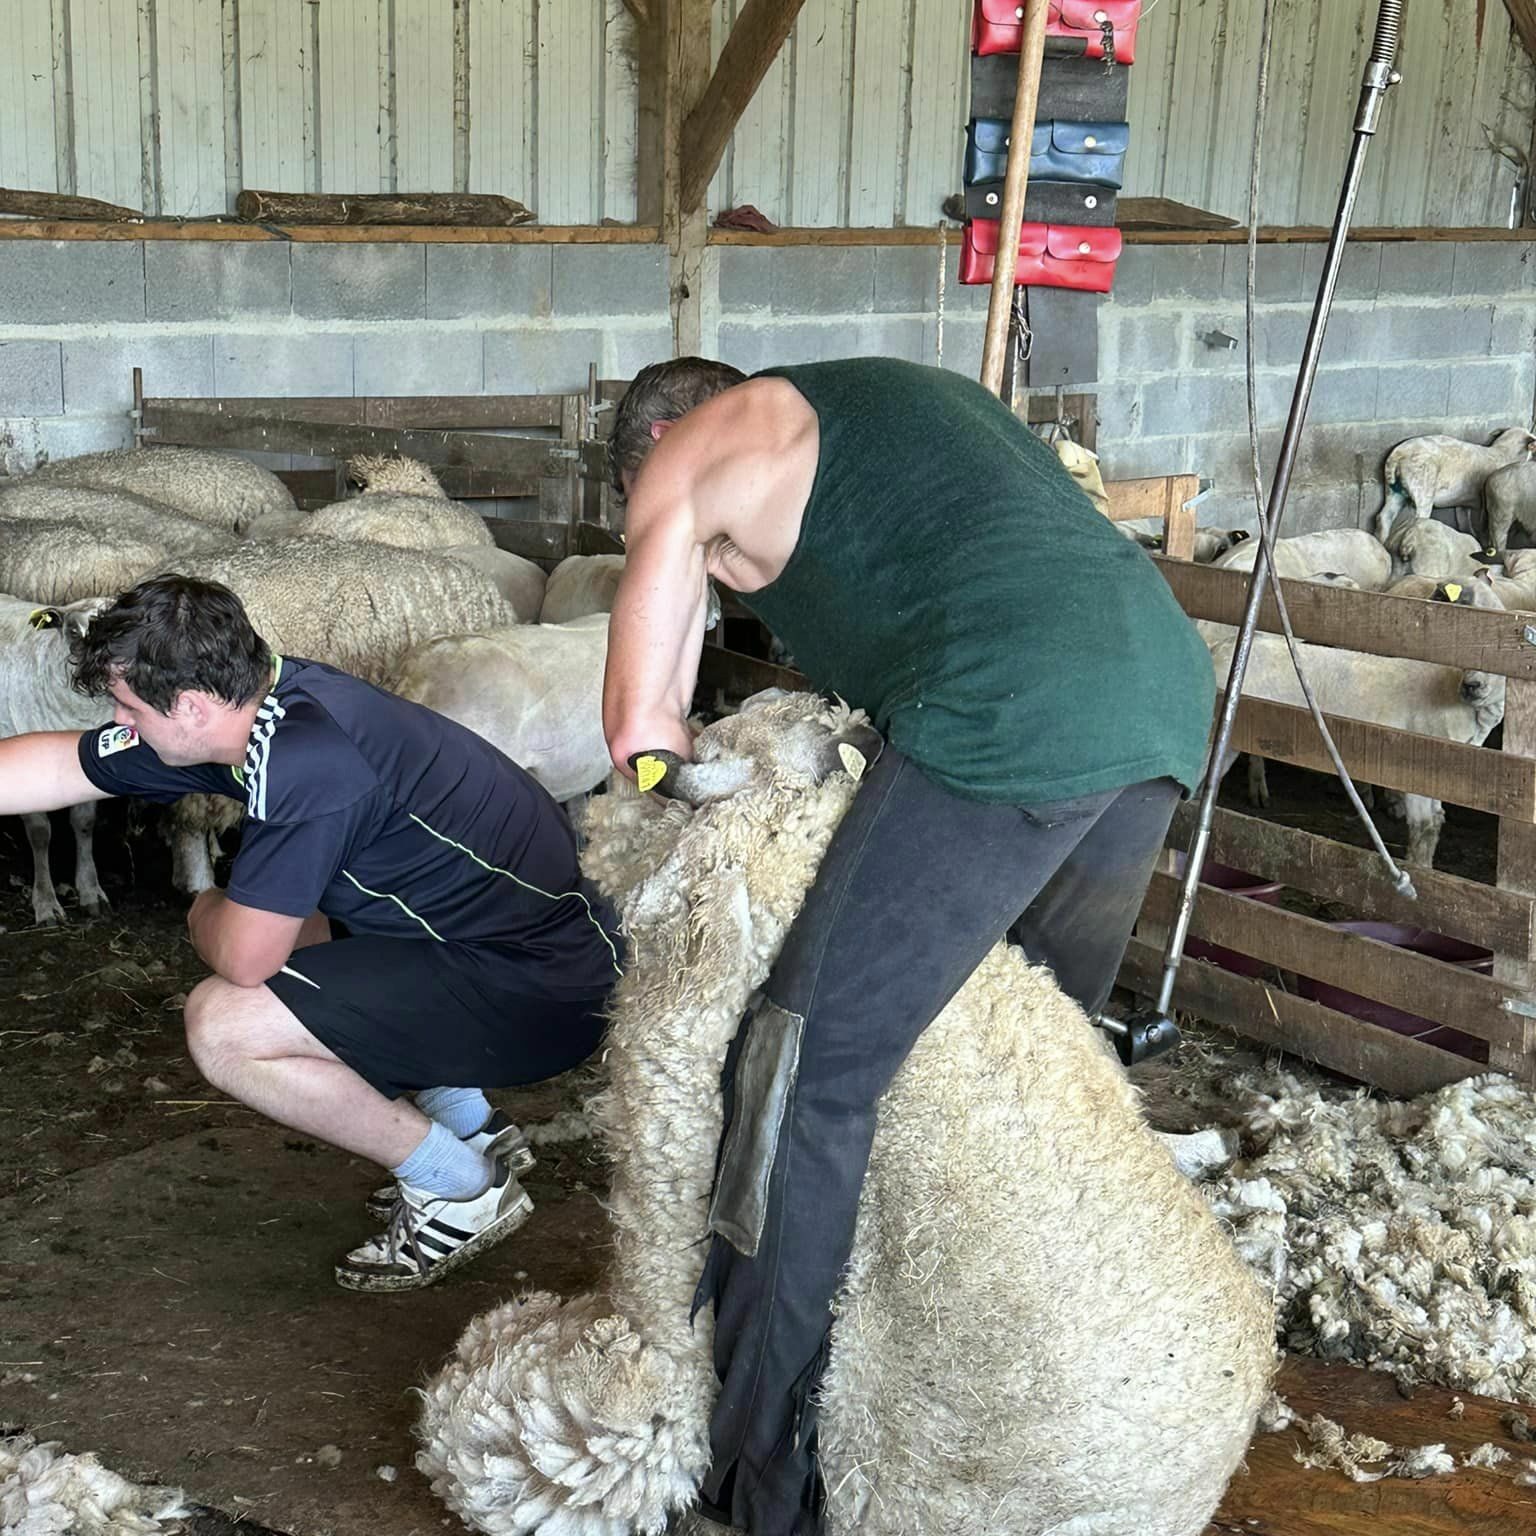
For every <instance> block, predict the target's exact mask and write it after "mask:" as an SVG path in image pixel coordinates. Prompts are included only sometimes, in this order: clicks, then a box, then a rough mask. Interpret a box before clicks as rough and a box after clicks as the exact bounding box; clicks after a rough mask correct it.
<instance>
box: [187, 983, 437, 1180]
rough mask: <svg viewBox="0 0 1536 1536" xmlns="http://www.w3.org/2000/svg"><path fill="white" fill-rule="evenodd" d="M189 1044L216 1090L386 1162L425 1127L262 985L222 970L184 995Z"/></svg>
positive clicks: (411, 1147)
mask: <svg viewBox="0 0 1536 1536" xmlns="http://www.w3.org/2000/svg"><path fill="white" fill-rule="evenodd" d="M186 1024H187V1048H188V1050H189V1051H190V1052H191V1055H192V1059H193V1061H195V1062H196V1063H197V1068H198V1071H200V1072H201V1073H202V1074H203V1076H204V1077H205V1078H206V1079H207V1080H208V1082H210V1083H211V1084H212V1085H213V1086H214V1087H215V1088H221V1089H223V1091H224V1092H225V1093H227V1094H229V1095H230V1096H231V1097H232V1098H236V1099H239V1101H240V1102H241V1103H242V1104H248V1105H250V1107H251V1108H252V1109H256V1110H260V1111H261V1113H262V1114H264V1115H266V1116H267V1117H268V1119H271V1120H276V1121H277V1122H278V1124H280V1125H286V1126H291V1127H292V1128H293V1129H294V1130H296V1131H302V1132H304V1134H305V1135H307V1136H315V1137H318V1138H319V1139H320V1140H322V1141H327V1142H329V1143H330V1144H331V1145H332V1146H336V1147H340V1148H341V1149H342V1150H343V1151H345V1152H355V1153H357V1154H358V1155H359V1156H360V1157H366V1158H368V1159H370V1160H371V1161H373V1162H375V1163H378V1164H380V1165H381V1166H382V1167H385V1168H394V1167H397V1166H398V1165H399V1164H401V1163H403V1162H404V1161H405V1160H406V1158H407V1157H409V1156H410V1155H411V1153H412V1152H414V1151H415V1150H416V1148H417V1146H419V1145H420V1143H421V1140H422V1138H423V1137H424V1136H425V1135H426V1134H427V1132H428V1131H429V1130H430V1129H431V1121H429V1120H428V1119H427V1117H426V1116H425V1115H424V1114H422V1112H421V1111H420V1110H419V1109H417V1108H416V1106H415V1105H414V1104H412V1103H411V1101H410V1100H409V1099H403V1098H402V1099H387V1098H385V1097H384V1095H383V1094H382V1093H380V1092H379V1091H378V1089H376V1088H374V1087H372V1086H371V1085H370V1084H368V1083H366V1082H364V1080H363V1079H362V1078H361V1077H359V1076H358V1075H357V1073H356V1072H354V1071H353V1070H352V1068H351V1067H349V1066H347V1065H346V1064H345V1063H343V1062H341V1061H339V1060H337V1058H336V1056H335V1055H334V1054H333V1053H332V1052H331V1051H330V1050H328V1049H327V1048H326V1047H325V1046H324V1045H322V1044H321V1043H320V1041H318V1040H317V1039H316V1038H315V1037H314V1036H313V1035H312V1034H310V1032H309V1031H308V1030H307V1029H305V1028H304V1026H303V1025H302V1024H301V1023H300V1022H299V1021H298V1019H296V1018H295V1017H294V1016H293V1014H291V1013H290V1012H289V1011H288V1009H287V1008H285V1007H284V1006H283V1005H282V1003H280V1002H279V1001H278V1000H277V998H276V997H274V996H273V995H272V993H271V992H269V991H268V990H267V988H266V987H264V986H261V987H237V986H235V985H234V984H233V983H232V982H228V981H225V980H224V978H223V977H222V976H210V977H208V979H207V980H206V981H202V982H199V983H198V985H197V986H196V987H194V988H193V989H192V992H191V994H190V996H188V998H187V1006H186Z"/></svg>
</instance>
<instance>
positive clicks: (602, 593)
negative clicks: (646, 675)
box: [0, 448, 623, 923]
mask: <svg viewBox="0 0 1536 1536" xmlns="http://www.w3.org/2000/svg"><path fill="white" fill-rule="evenodd" d="M349 469H350V472H351V474H352V476H353V478H354V480H355V481H356V482H357V483H359V484H360V485H361V488H362V490H361V494H359V495H357V496H354V497H350V498H348V499H346V500H343V501H338V502H335V503H333V504H332V505H330V506H327V507H322V508H320V509H319V510H317V511H315V512H313V513H309V514H305V513H303V512H301V511H299V510H298V508H297V507H295V505H294V501H293V498H292V496H291V495H290V494H289V492H288V490H287V488H286V487H285V486H284V485H283V483H282V481H281V480H279V479H278V478H277V476H276V475H274V474H272V473H270V472H269V471H267V470H265V469H262V468H260V467H259V466H257V465H255V464H252V463H251V462H249V461H248V460H246V459H242V458H239V457H236V456H234V455H232V454H223V453H215V452H211V451H208V450H204V449H197V448H153V449H130V450H126V451H121V452H113V453H99V454H89V455H86V456H85V457H82V458H74V459H63V460H58V461H55V462H53V463H50V464H47V465H44V466H43V467H42V468H40V469H38V470H37V471H35V472H34V473H33V474H30V475H28V476H26V477H24V478H22V479H18V480H15V481H13V482H3V483H0V657H3V660H0V737H3V736H10V735H16V734H20V733H22V732H26V731H40V730H74V729H81V730H84V729H87V728H89V727H90V726H92V725H95V724H97V723H99V721H100V719H101V718H102V716H103V714H104V712H105V706H103V704H102V703H101V701H99V700H95V701H93V700H89V699H84V698H82V697H80V696H79V695H78V694H76V693H74V692H72V691H71V689H70V687H69V683H68V677H67V659H68V633H69V629H70V627H71V626H84V625H86V624H88V623H89V621H90V617H91V615H92V614H93V613H94V612H95V611H97V609H98V608H99V607H100V606H101V604H102V603H103V602H104V601H105V600H108V599H110V598H111V597H112V596H113V595H114V594H116V593H117V592H119V591H121V590H122V589H123V588H125V587H127V586H130V585H131V584H132V583H133V582H135V581H137V580H139V579H141V578H142V577H145V576H149V575H152V574H154V573H156V572H159V571H167V570H174V571H180V572H182V573H184V574H186V575H190V576H200V577H204V578H207V579H209V580H214V581H220V582H223V583H224V584H225V585H226V586H228V587H230V588H231V589H232V590H233V591H235V592H236V593H237V594H238V595H239V596H240V598H241V600H242V601H243V602H244V604H245V607H246V610H247V611H248V612H249V614H250V616H251V620H252V622H253V623H254V624H255V626H256V628H257V630H258V632H259V633H261V634H262V635H263V636H264V637H265V638H266V639H267V640H268V641H269V642H270V643H271V645H272V646H273V647H274V649H276V650H277V651H278V652H280V653H286V654H290V655H297V656H305V657H308V658H310V659H311V660H315V661H324V662H328V663H330V664H331V665H333V666H337V667H341V668H344V669H345V670H347V671H349V672H353V673H355V674H356V675H358V676H359V677H363V678H366V679H367V680H369V681H370V682H374V683H378V684H380V685H381V686H384V687H388V688H391V689H393V690H395V691H396V692H399V693H401V694H403V695H404V696H405V697H407V698H410V699H414V700H416V701H418V702H420V703H423V704H426V705H429V706H430V707H432V708H433V709H436V710H438V711H439V712H440V713H442V714H445V715H448V716H449V717H451V718H453V719H455V720H458V721H460V722H461V723H462V724H464V725H466V726H467V727H468V728H470V729H471V730H474V731H476V732H478V733H479V734H480V735H482V736H484V737H485V738H486V739H487V740H489V741H491V742H492V743H493V744H494V745H495V746H497V747H498V748H500V749H501V750H502V751H503V752H505V753H506V754H507V755H508V756H509V757H511V758H512V759H513V760H514V761H516V762H519V763H521V764H522V765H523V766H524V767H526V768H527V769H528V771H529V772H530V773H531V774H532V775H533V776H534V778H536V779H537V780H538V781H539V782H540V783H541V784H543V786H544V787H545V788H546V789H548V790H549V791H550V793H551V794H552V795H554V797H555V798H556V799H557V800H561V801H566V800H570V799H573V798H575V797H577V796H579V795H582V794H584V793H586V792H587V791H588V790H590V789H592V788H594V787H595V786H596V785H597V784H598V783H600V782H601V781H602V779H603V778H604V777H605V776H606V774H607V772H608V768H609V761H608V752H607V748H606V745H605V743H604V740H603V734H602V717H601V693H602V677H603V658H604V655H605V651H606V646H607V617H606V614H607V611H608V609H609V608H610V607H611V606H612V602H613V594H614V590H615V588H616V586H617V582H618V574H619V571H620V570H621V569H622V567H623V558H622V556H617V555H593V556H575V557H572V558H571V559H569V560H566V561H564V562H562V563H561V564H560V565H559V566H557V567H556V569H555V570H554V571H553V573H552V574H550V576H549V577H548V579H547V580H546V577H545V573H544V571H543V570H542V569H541V568H540V567H539V566H537V565H536V564H534V562H532V561H531V560H524V559H522V558H520V557H519V556H517V555H514V554H511V553H509V552H508V551H506V550H503V549H500V548H498V547H497V546H496V544H495V543H494V541H493V540H492V537H491V534H490V532H489V530H488V529H487V528H486V525H485V522H484V520H483V519H482V518H481V517H480V516H479V515H478V514H477V513H475V512H473V511H472V510H470V509H469V508H467V507H464V506H461V505H460V504H458V503H457V502H454V501H452V500H450V499H449V498H448V497H447V496H446V494H445V493H444V491H443V489H442V487H441V486H440V485H439V484H438V482H437V480H436V479H435V478H434V476H433V475H432V473H431V471H430V470H429V469H428V468H427V467H426V466H425V465H422V464H418V463H416V462H414V461H411V460H404V459H377V458H372V459H357V460H354V461H353V462H352V464H351V465H349ZM39 609H46V610H48V611H49V612H48V617H49V618H50V619H51V621H52V622H48V623H45V624H43V625H42V626H41V627H39V624H38V623H37V622H36V617H35V616H36V615H37V614H38V610H39ZM238 817H239V807H238V805H237V804H236V803H235V802H234V801H225V800H221V799H219V798H217V797H214V796H190V797H188V798H187V799H186V800H183V801H181V802H180V803H179V804H178V805H177V806H175V807H174V808H173V809H172V812H171V815H170V817H169V818H168V820H167V823H166V826H167V829H168V835H169V837H170V840H171V844H172V852H173V879H174V881H175V883H176V885H177V887H178V888H179V889H181V890H183V891H186V892H189V893H192V892H196V891H199V890H203V889H206V888H207V887H208V886H210V885H212V884H213V858H214V857H215V856H216V854H217V838H218V836H219V834H220V833H221V832H222V831H225V830H228V829H230V828H232V827H233V826H234V825H235V824H236V822H237V821H238ZM94 821H95V808H94V806H93V805H84V806H78V807H76V808H75V809H74V810H73V811H72V813H71V822H72V824H73V827H74V831H75V843H76V869H75V889H76V892H77V894H78V900H79V902H80V906H81V909H82V910H83V911H84V912H86V913H87V914H93V913H96V912H99V911H100V910H101V909H102V907H103V905H104V902H105V898H104V897H103V895H102V892H101V886H100V883H99V881H98V879H97V875H96V869H95V864H94V860H93V857H92V848H91V832H92V827H93V825H94ZM26 822H27V833H28V838H29V841H30V843H31V847H32V852H33V887H32V910H33V916H34V919H35V920H36V921H37V922H38V923H56V922H60V921H62V920H63V919H64V910H63V907H62V905H61V903H60V901H59V897H58V893H57V891H56V889H55V887H54V884H53V881H52V878H51V876H50V873H49V863H48V843H49V829H48V819H47V817H45V816H34V817H28V818H26Z"/></svg>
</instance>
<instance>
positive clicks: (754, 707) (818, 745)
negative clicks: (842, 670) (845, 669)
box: [667, 688, 883, 805]
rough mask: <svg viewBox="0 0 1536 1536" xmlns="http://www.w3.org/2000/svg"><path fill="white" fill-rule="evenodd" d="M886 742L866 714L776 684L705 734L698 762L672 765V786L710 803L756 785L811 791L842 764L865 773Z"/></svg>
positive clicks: (697, 749) (679, 792)
mask: <svg viewBox="0 0 1536 1536" xmlns="http://www.w3.org/2000/svg"><path fill="white" fill-rule="evenodd" d="M882 745H883V743H882V742H881V739H880V733H879V732H878V731H876V730H875V728H874V727H873V726H872V725H870V723H869V721H868V719H867V718H866V717H865V715H864V714H863V712H862V711H860V710H851V709H849V708H848V706H847V705H846V704H828V703H827V702H826V701H825V700H824V699H822V698H821V697H819V696H818V695H817V694H814V693H786V692H784V691H783V690H782V689H778V688H770V689H768V690H767V691H766V692H763V693H759V694H755V695H753V697H752V698H750V699H748V700H747V701H746V703H745V704H743V705H742V707H741V711H740V713H738V714H735V715H728V716H727V717H726V718H725V719H723V720H719V721H716V723H715V724H714V725H711V726H708V727H707V728H706V729H705V730H704V731H702V732H701V733H700V735H699V737H698V739H697V740H696V741H695V742H694V760H693V762H691V763H679V764H677V765H676V766H675V767H674V768H673V769H672V771H671V772H670V774H669V775H668V780H669V782H668V784H667V790H668V792H669V793H671V794H673V795H675V796H676V797H677V798H678V799H680V800H686V801H688V802H689V803H690V804H693V805H705V804H708V803H710V802H712V801H715V800H724V799H726V798H727V797H729V796H731V795H735V794H739V793H741V792H742V791H743V790H746V789H749V788H754V787H769V786H771V787H774V788H785V789H808V788H810V787H812V786H814V785H816V784H820V783H821V781H822V780H823V779H825V778H826V777H827V776H828V775H829V774H831V773H835V772H836V771H837V770H838V769H843V770H845V771H846V772H848V773H851V774H853V775H854V776H855V777H858V776H860V775H862V774H863V772H864V770H865V768H866V767H868V766H869V764H871V763H873V762H874V760H875V759H876V758H877V757H878V756H879V755H880V749H881V746H882Z"/></svg>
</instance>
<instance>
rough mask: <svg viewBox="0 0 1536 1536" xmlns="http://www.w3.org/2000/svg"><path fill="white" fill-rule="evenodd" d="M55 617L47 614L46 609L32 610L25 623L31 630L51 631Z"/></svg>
mask: <svg viewBox="0 0 1536 1536" xmlns="http://www.w3.org/2000/svg"><path fill="white" fill-rule="evenodd" d="M56 617H57V615H55V614H52V613H49V611H48V610H47V609H46V608H34V609H33V610H32V612H31V613H30V614H28V616H27V623H28V624H30V625H31V626H32V628H33V629H51V628H52V627H53V622H54V619H55V618H56Z"/></svg>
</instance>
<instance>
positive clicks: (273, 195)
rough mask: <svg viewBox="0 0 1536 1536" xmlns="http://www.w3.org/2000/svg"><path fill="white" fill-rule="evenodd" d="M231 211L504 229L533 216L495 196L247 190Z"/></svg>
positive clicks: (307, 220)
mask: <svg viewBox="0 0 1536 1536" xmlns="http://www.w3.org/2000/svg"><path fill="white" fill-rule="evenodd" d="M235 213H236V215H237V216H238V217H240V218H242V219H246V220H249V221H250V222H252V223H258V224H347V225H353V224H361V225H369V226H373V227H377V226H378V225H381V224H385V225H394V224H421V225H430V226H432V227H434V228H437V229H454V228H457V227H460V226H464V225H473V226H475V227H476V228H480V227H485V228H491V229H505V228H508V227H510V226H511V225H514V224H527V223H528V222H529V221H530V220H531V219H532V218H533V214H532V213H530V212H529V210H528V209H527V207H525V206H524V205H523V204H522V203H520V202H518V201H517V200H516V199H515V198H510V197H502V196H500V195H499V194H498V193H494V192H356V193H354V192H263V191H260V190H258V189H257V188H255V187H246V188H245V189H244V190H243V191H242V192H241V193H240V194H239V196H237V197H236V198H235Z"/></svg>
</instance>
